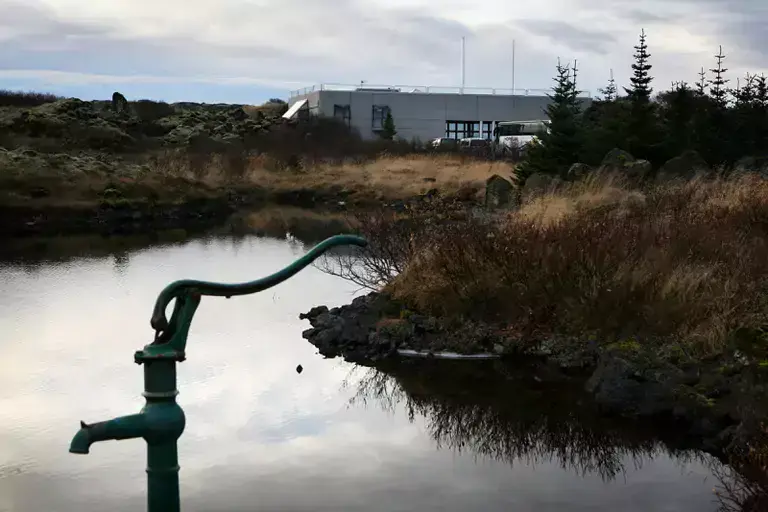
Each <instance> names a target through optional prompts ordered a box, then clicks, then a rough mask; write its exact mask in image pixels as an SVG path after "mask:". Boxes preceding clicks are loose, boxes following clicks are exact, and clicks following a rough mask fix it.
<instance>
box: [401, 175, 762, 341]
mask: <svg viewBox="0 0 768 512" xmlns="http://www.w3.org/2000/svg"><path fill="white" fill-rule="evenodd" d="M420 236H421V239H420V240H418V248H417V249H416V250H415V251H414V253H413V255H412V257H411V260H410V261H409V262H408V264H407V265H406V266H405V268H404V271H403V272H402V273H401V274H399V275H398V276H397V277H396V278H394V279H393V280H392V282H391V283H389V285H388V287H389V290H390V291H391V292H393V294H394V295H395V297H397V298H399V299H401V300H403V301H405V302H407V303H409V304H412V305H413V306H414V308H415V309H418V310H419V311H425V312H429V313H431V314H434V315H438V316H466V317H470V318H475V319H479V320H484V321H491V322H501V323H503V324H505V325H507V326H509V328H510V329H513V330H515V331H516V332H517V333H519V335H520V336H521V337H523V338H529V337H531V336H532V335H534V334H536V335H537V336H541V335H549V334H564V335H584V334H594V335H597V336H599V337H604V338H615V337H622V336H629V335H632V336H639V337H642V338H648V339H656V338H662V339H674V340H676V341H679V342H681V343H683V344H684V346H685V347H686V349H689V350H691V351H695V352H697V353H701V354H711V353H716V352H718V351H720V350H722V349H723V347H724V344H725V341H726V339H727V338H728V336H729V335H730V334H731V333H733V332H734V331H735V330H736V329H737V328H739V327H750V328H752V327H760V326H764V325H768V281H767V280H766V278H767V277H768V259H766V258H765V255H766V254H768V181H765V180H762V179H759V178H753V177H740V178H734V179H731V180H714V181H704V180H697V181H692V182H687V183H679V184H674V185H669V186H664V187H650V188H646V189H643V190H632V189H629V188H627V187H626V186H624V185H623V184H622V183H621V182H620V180H618V179H617V178H616V177H611V176H607V177H603V178H593V179H592V180H591V181H588V182H581V183H576V184H572V185H570V186H569V187H567V188H565V189H563V190H560V191H558V192H557V193H555V194H548V195H544V196H540V197H537V198H534V199H533V200H531V201H530V202H528V203H526V204H524V205H523V207H522V208H521V209H520V210H519V211H516V212H514V213H510V214H508V215H507V216H505V217H503V218H502V219H500V220H488V219H482V218H468V219H467V220H465V221H463V222H460V223H452V224H449V225H443V226H439V227H435V228H432V229H430V230H429V231H428V232H424V233H421V234H420ZM767 348H768V347H767ZM766 356H768V352H767V353H766Z"/></svg>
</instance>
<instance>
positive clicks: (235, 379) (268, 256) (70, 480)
mask: <svg viewBox="0 0 768 512" xmlns="http://www.w3.org/2000/svg"><path fill="white" fill-rule="evenodd" d="M116 243H117V245H116V246H117V247H118V249H110V248H109V247H112V248H114V247H115V245H110V246H109V247H107V248H105V247H104V244H103V243H101V242H97V241H94V240H91V239H88V238H85V239H82V240H81V241H79V242H77V241H71V240H70V241H62V243H58V244H43V245H39V246H37V248H36V249H35V250H33V249H32V248H30V247H27V248H26V249H25V250H24V251H22V252H21V253H18V252H16V253H13V254H9V253H7V252H6V254H4V262H3V263H0V282H1V283H2V292H3V293H2V294H1V295H0V340H1V341H0V343H1V344H0V365H2V371H0V511H8V512H39V511H42V510H51V511H54V510H55V511H59V512H69V511H72V512H75V511H77V512H84V511H104V510H111V511H121V510H126V511H128V510H130V511H135V510H143V509H144V503H145V492H146V480H145V478H146V475H145V472H144V468H145V446H144V442H143V441H141V440H130V441H108V442H104V443H99V444H96V445H94V446H93V447H92V448H91V453H90V454H88V455H74V454H70V453H69V452H68V447H69V442H70V440H71V438H72V436H73V435H74V434H75V432H76V431H77V429H78V427H79V421H80V420H84V421H86V422H95V421H102V420H106V419H109V418H112V417H114V416H120V415H124V414H130V413H134V412H138V410H139V409H140V408H141V407H142V405H143V402H144V401H143V399H142V398H141V391H142V371H141V368H140V367H139V366H137V365H135V364H134V363H133V352H134V351H135V350H136V349H138V348H141V347H142V346H143V345H145V344H146V343H148V342H149V341H151V337H152V334H153V331H152V330H151V328H150V325H149V319H150V314H151V309H152V305H153V304H154V300H155V298H156V297H157V294H158V292H159V291H160V290H161V289H162V288H163V287H164V286H165V285H166V284H168V283H170V282H171V281H173V280H176V279H182V278H195V279H206V280H213V281H222V282H240V281H245V280H250V279H254V278H257V277H261V276H264V275H267V274H268V273H271V272H273V271H275V270H277V269H280V268H282V267H283V266H285V265H286V264H288V263H289V262H291V261H293V260H294V259H296V258H297V257H299V256H300V255H301V254H303V252H304V251H305V250H306V249H307V248H308V247H304V245H303V244H301V243H299V242H296V241H294V240H291V239H278V238H257V237H247V236H246V237H216V238H206V239H198V240H189V241H180V242H176V243H171V244H166V243H157V244H155V245H148V246H144V247H142V245H145V244H146V242H139V243H124V242H120V241H118V242H116ZM356 291H357V290H356V289H355V287H354V285H352V284H350V283H347V282H345V281H343V280H340V279H338V278H335V277H332V276H329V275H327V274H324V273H322V272H320V271H319V270H318V269H316V268H314V267H309V268H307V269H305V270H304V271H302V272H301V273H300V274H298V275H297V276H295V277H293V278H292V279H290V280H288V281H287V282H285V283H283V284H281V285H279V286H277V287H275V288H272V289H270V290H268V291H266V292H263V293H260V294H257V295H252V296H246V297H235V298H232V299H231V300H226V299H223V298H215V297H204V298H203V300H202V303H201V305H200V307H199V309H198V311H197V314H196V316H195V319H194V322H193V323H192V329H191V334H190V336H189V341H188V345H187V360H186V361H185V362H184V363H182V364H180V365H179V383H178V387H179V391H180V395H179V397H178V400H179V403H180V404H181V406H182V407H183V408H184V411H185V413H186V417H187V427H186V430H185V433H184V435H183V436H182V437H181V439H180V441H179V458H180V465H181V473H180V479H181V494H182V508H183V509H184V510H187V511H253V510H269V511H339V510H366V511H400V510H402V511H406V510H418V511H428V510H435V511H437V510H440V511H463V510H473V509H474V510H484V511H486V510H487V511H495V510H499V511H501V510H505V511H506V510H519V511H524V510H535V511H555V510H570V511H582V510H583V511H587V510H589V511H595V510H598V511H599V510H605V511H615V510H622V511H646V510H658V511H697V512H698V511H714V510H717V508H718V507H717V503H716V500H715V496H714V493H713V487H715V486H717V479H716V478H715V475H714V474H713V470H716V468H717V463H716V462H715V461H713V460H712V459H711V458H710V457H708V456H706V455H703V454H700V453H697V452H692V451H685V450H679V449H676V448H675V446H674V443H670V442H669V441H668V440H664V441H662V440H660V439H659V438H658V433H657V434H654V433H653V432H650V431H648V430H647V429H645V428H641V427H639V426H634V425H632V424H631V423H626V422H624V423H621V422H619V421H617V420H610V421H609V420H607V419H601V418H599V415H596V414H595V413H594V412H593V411H591V410H590V406H589V404H588V403H586V402H584V399H583V397H581V396H580V394H579V392H578V390H573V389H572V388H573V387H572V386H571V387H568V386H561V387H560V389H557V388H556V387H555V388H552V386H547V387H544V386H542V385H540V384H539V379H537V378H536V377H535V375H531V374H530V373H528V372H527V371H525V369H520V370H519V371H515V370H512V369H510V368H505V367H501V366H499V363H498V362H484V363H480V362H466V361H459V362H435V361H431V362H430V361H422V362H415V361H411V362H407V361H406V362H402V363H399V364H388V365H387V366H386V367H382V369H381V370H374V369H368V368H363V367H354V366H353V365H350V364H348V363H345V362H343V361H341V360H338V359H324V358H322V357H321V356H319V355H317V354H316V352H315V349H314V347H312V346H311V345H310V344H309V343H307V342H306V341H305V340H303V339H302V337H301V332H302V331H303V330H304V329H307V328H308V327H309V326H308V324H307V322H303V321H301V320H299V318H298V315H299V313H302V312H305V311H307V310H309V309H310V308H311V307H313V306H316V305H320V304H327V305H341V304H344V303H347V302H349V301H350V300H351V299H352V298H353V297H354V296H355V293H356ZM299 364H300V365H302V367H303V372H301V373H297V371H296V367H297V365H299ZM655 436H656V437H655Z"/></svg>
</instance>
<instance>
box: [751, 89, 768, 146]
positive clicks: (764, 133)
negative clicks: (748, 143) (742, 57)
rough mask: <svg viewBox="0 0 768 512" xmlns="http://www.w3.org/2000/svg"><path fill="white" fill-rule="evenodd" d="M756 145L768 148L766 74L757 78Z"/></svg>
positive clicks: (767, 91)
mask: <svg viewBox="0 0 768 512" xmlns="http://www.w3.org/2000/svg"><path fill="white" fill-rule="evenodd" d="M754 106H755V123H756V126H755V127H754V130H755V145H756V146H757V148H768V83H766V78H765V75H760V76H758V77H756V78H755V97H754Z"/></svg>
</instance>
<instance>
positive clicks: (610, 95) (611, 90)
mask: <svg viewBox="0 0 768 512" xmlns="http://www.w3.org/2000/svg"><path fill="white" fill-rule="evenodd" d="M599 92H600V94H602V95H603V101H615V100H616V97H617V96H618V91H617V89H616V80H614V78H613V70H611V78H609V79H608V85H607V86H605V88H604V89H600V90H599Z"/></svg>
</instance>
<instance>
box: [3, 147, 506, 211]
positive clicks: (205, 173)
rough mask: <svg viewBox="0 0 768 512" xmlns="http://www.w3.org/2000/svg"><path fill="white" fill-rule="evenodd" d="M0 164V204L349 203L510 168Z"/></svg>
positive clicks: (458, 160) (140, 161)
mask: <svg viewBox="0 0 768 512" xmlns="http://www.w3.org/2000/svg"><path fill="white" fill-rule="evenodd" d="M0 168H2V172H1V173H0V191H2V192H0V203H2V204H4V205H17V204H18V205H30V204H33V205H40V206H45V205H51V206H66V205H73V206H81V205H90V206H97V205H99V204H102V203H109V202H119V201H123V202H131V201H146V200H155V201H180V200H183V199H185V198H189V197H217V196H222V195H225V194H227V193H229V192H232V191H242V192H249V191H259V192H262V193H263V194H264V195H265V196H266V197H268V196H271V195H280V194H286V193H290V192H294V191H309V192H312V191H314V192H317V193H318V194H330V195H334V194H335V197H336V198H337V199H339V200H342V199H345V200H348V201H351V202H353V203H354V202H371V201H382V200H384V201H386V200H397V199H409V198H411V197H414V196H418V195H419V194H423V193H425V192H427V191H428V190H430V189H432V188H436V189H438V190H440V191H441V192H442V193H445V194H455V193H457V192H459V191H462V192H463V193H464V194H469V195H470V196H474V195H475V194H478V193H479V191H480V190H481V189H482V187H483V186H484V182H485V179H487V178H488V177H490V176H491V175H493V174H502V175H509V174H511V172H512V168H511V166H510V165H509V164H506V163H501V162H481V161H477V160H473V159H469V158H462V157H460V156H456V155H412V156H386V155H385V156H381V157H379V158H377V159H373V160H370V161H363V162H354V161H349V162H341V163H335V164H331V163H322V162H317V163H312V164H305V165H299V166H297V167H296V168H279V167H278V166H277V165H276V164H275V162H274V161H272V160H271V159H270V157H268V156H264V155H260V156H243V155H237V156H227V155H217V154H208V155H190V154H188V153H186V152H184V151H165V152H162V153H155V154H151V155H141V156H134V157H125V156H122V157H121V156H117V155H92V154H91V155H89V154H80V155H68V154H63V153H62V154H54V155H50V154H46V155H43V154H40V153H36V152H33V151H29V150H23V151H18V150H17V151H2V150H0Z"/></svg>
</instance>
